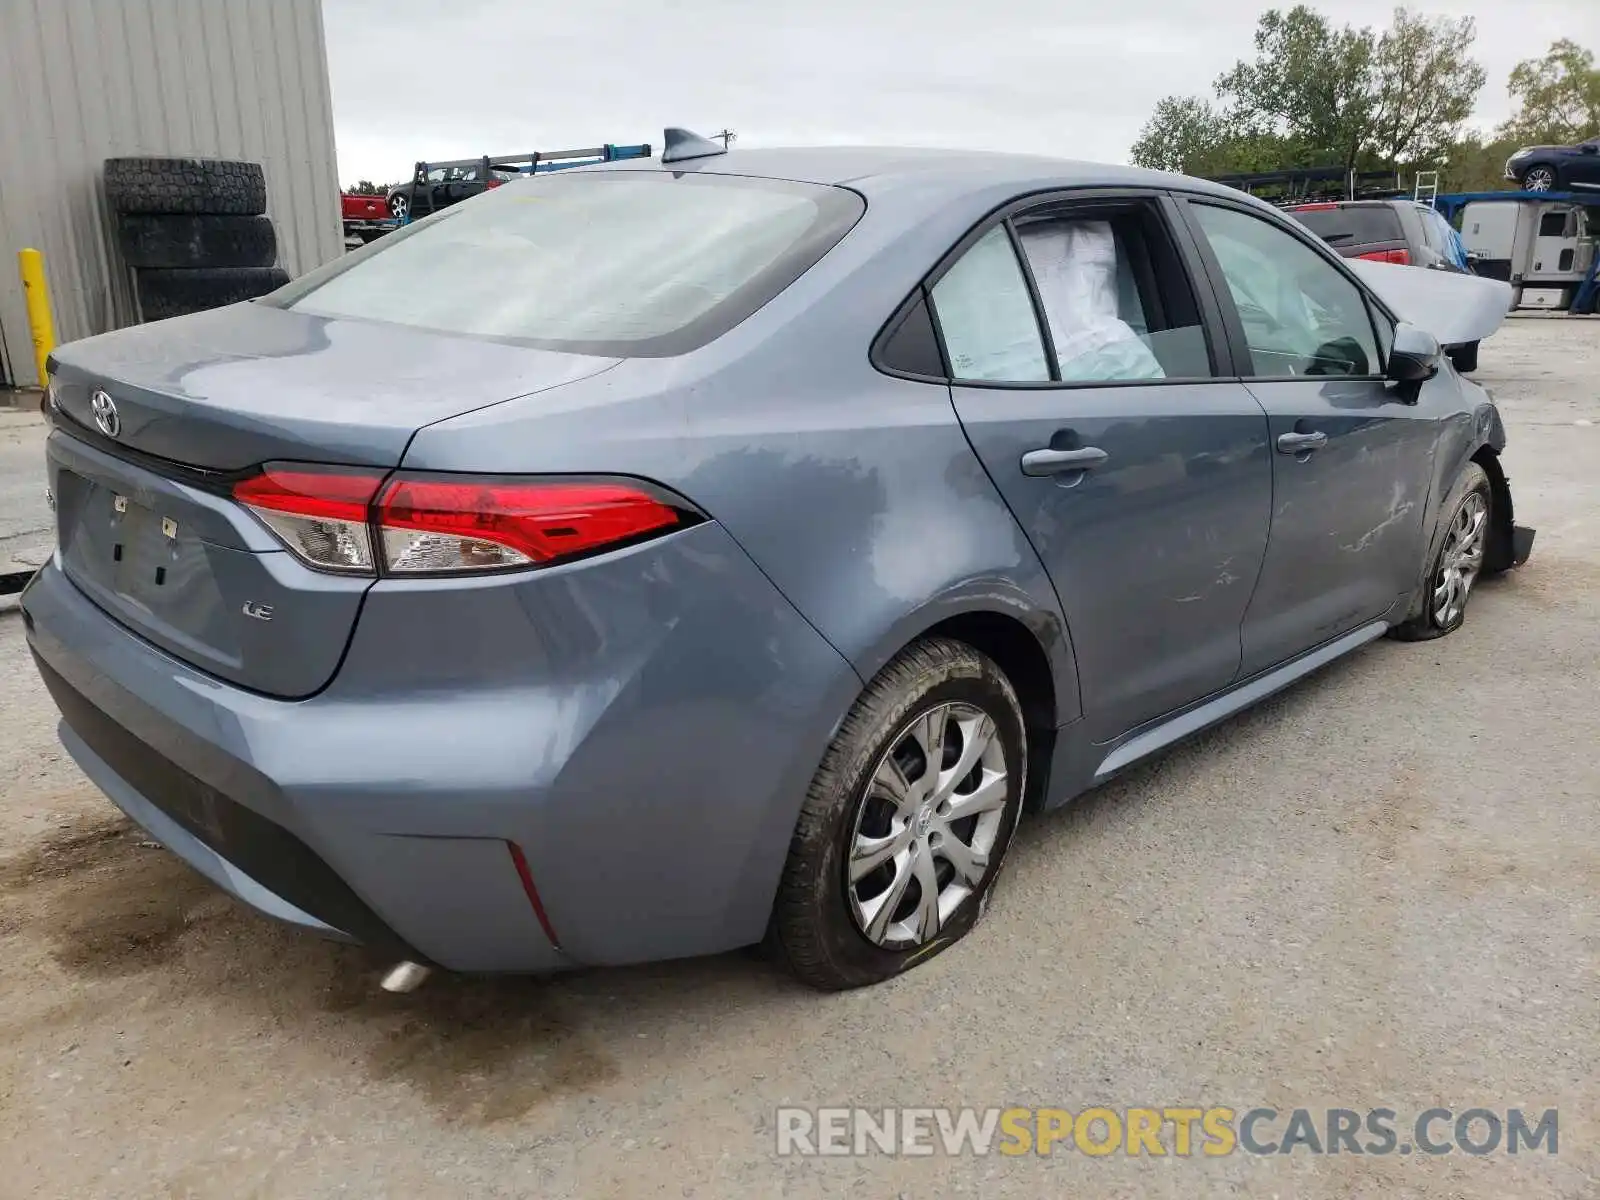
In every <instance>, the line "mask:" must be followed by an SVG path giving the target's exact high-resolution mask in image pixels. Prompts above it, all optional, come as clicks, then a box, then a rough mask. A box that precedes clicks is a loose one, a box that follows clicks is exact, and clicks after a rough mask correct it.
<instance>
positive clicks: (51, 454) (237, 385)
mask: <svg viewBox="0 0 1600 1200" xmlns="http://www.w3.org/2000/svg"><path fill="white" fill-rule="evenodd" d="M252 309H253V310H254V311H250V310H252ZM241 310H244V311H241ZM614 361H615V360H612V359H604V358H597V357H591V356H580V355H573V354H559V353H553V352H549V351H542V350H532V349H525V348H521V347H515V346H509V345H503V344H494V343H485V342H481V341H470V340H468V339H465V338H451V337H443V336H438V335H431V334H427V333H420V332H417V331H413V330H403V331H402V330H395V329H393V328H390V327H385V326H380V325H372V324H366V323H362V322H356V321H348V320H341V321H330V320H327V319H325V318H318V317H308V316H304V315H301V314H296V313H288V312H283V311H280V310H275V309H270V308H264V307H259V306H253V305H247V306H238V307H237V308H234V309H227V310H219V311H217V312H213V313H207V314H203V315H201V316H199V317H193V318H180V319H178V320H176V321H170V322H162V323H160V324H157V325H152V326H143V327H140V328H137V329H131V330H126V331H123V332H121V333H117V334H111V335H106V336H104V337H99V338H92V339H89V340H87V341H84V342H78V343H73V344H71V345H69V346H67V347H64V348H63V349H62V350H61V351H60V352H59V353H58V354H57V356H56V360H55V362H54V364H53V365H54V374H53V386H52V393H53V395H54V397H55V409H54V420H55V422H56V425H57V428H56V429H55V430H54V431H53V432H52V434H51V437H50V441H49V447H48V458H49V474H50V484H51V491H52V494H53V496H54V498H55V503H56V523H57V538H58V545H59V552H60V564H61V568H62V570H63V571H64V572H65V573H66V574H67V576H68V578H70V579H71V580H72V581H73V583H74V584H75V585H77V587H78V588H79V589H80V590H81V591H83V592H84V594H85V595H87V596H88V597H89V598H90V599H91V600H93V601H94V602H95V603H96V604H97V605H99V606H100V607H101V608H102V609H104V610H105V611H106V612H107V613H108V614H109V615H111V616H112V617H113V618H115V619H116V620H118V621H119V622H121V623H122V624H123V625H125V626H126V627H128V628H129V629H130V630H132V631H133V632H134V633H136V634H138V635H139V636H140V637H143V638H144V639H146V640H147V641H149V642H151V643H152V644H154V645H155V646H157V647H159V648H160V649H162V650H163V651H165V652H167V653H168V654H171V655H173V656H175V657H177V658H179V659H181V660H183V661H184V662H186V663H189V664H191V665H193V666H195V667H198V668H200V669H202V670H205V671H208V672H210V673H212V674H214V675H216V676H218V677H220V678H222V679H226V680H228V681H230V682H232V683H236V684H240V685H242V686H245V687H249V688H252V689H254V690H257V691H260V692H263V693H266V694H269V695H274V696H283V697H298V696H306V695H310V694H312V693H313V692H315V691H317V690H318V689H320V688H321V687H322V686H323V685H325V684H326V683H327V681H328V680H329V679H330V678H332V675H333V673H334V671H335V670H336V669H337V667H338V664H339V661H340V659H341V658H342V656H343V654H344V649H345V645H346V644H347V642H348V640H349V636H350V632H351V630H352V629H353V628H354V625H355V621H356V617H357V615H358V614H359V612H360V606H361V601H362V597H363V596H364V595H365V593H366V590H367V588H368V587H369V586H371V583H372V579H371V578H370V577H369V576H362V575H339V574H331V573H325V572H320V571H316V570H313V569H311V568H310V567H308V566H307V565H305V564H304V563H303V562H301V561H300V560H299V559H298V558H296V557H295V556H294V555H293V554H291V553H289V552H288V551H286V550H285V549H284V548H283V545H282V543H280V542H279V541H278V540H277V539H276V538H275V537H274V536H273V535H272V534H271V533H270V532H269V531H268V529H267V528H266V526H265V525H264V524H262V523H261V522H260V521H258V520H257V519H256V518H255V517H254V516H253V515H252V514H251V513H250V512H249V511H247V510H246V509H245V508H243V507H242V506H241V505H239V504H237V503H235V502H234V501H233V500H232V499H231V498H230V497H229V488H230V485H231V483H232V482H233V481H234V480H235V479H238V478H240V477H242V476H245V475H248V474H250V473H251V472H252V470H253V469H254V468H256V467H258V466H259V465H260V464H263V463H266V462H273V461H296V462H310V463H337V464H345V465H354V466H367V467H375V468H379V469H384V468H388V467H393V466H395V465H397V464H398V463H399V461H400V458H401V456H402V455H403V454H404V452H405V448H406V445H407V444H408V443H409V441H410V440H411V437H412V436H413V435H414V434H415V433H416V431H417V430H418V429H420V428H422V427H423V426H425V425H428V424H431V423H433V422H435V421H438V420H442V419H444V418H447V417H450V416H454V415H458V414H460V413H464V412H470V411H472V410H473V409H475V408H482V407H485V406H487V405H491V404H494V403H497V402H499V401H502V400H505V399H508V398H511V397H515V396H520V395H526V394H528V393H531V392H535V391H541V390H544V389H547V388H550V387H555V386H559V385H560V384H562V383H566V382H569V381H572V380H575V379H580V378H583V377H584V376H586V375H593V374H595V373H597V372H599V371H602V370H605V369H606V368H607V367H608V366H611V365H613V363H614ZM380 380H381V384H380V383H379V381H380ZM97 393H98V394H99V403H98V411H97V397H96V394H97ZM97 418H98V419H97Z"/></svg>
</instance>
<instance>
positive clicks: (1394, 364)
mask: <svg viewBox="0 0 1600 1200" xmlns="http://www.w3.org/2000/svg"><path fill="white" fill-rule="evenodd" d="M1440 353H1441V351H1440V348H1439V339H1438V338H1436V337H1434V336H1433V334H1431V333H1429V332H1428V331H1427V330H1425V329H1418V328H1417V327H1416V326H1415V325H1407V324H1406V323H1405V322H1404V321H1402V322H1401V323H1400V324H1399V325H1396V326H1395V330H1394V347H1393V349H1391V350H1390V351H1389V369H1388V371H1387V372H1385V378H1387V379H1388V380H1389V381H1390V382H1391V383H1425V382H1427V381H1428V380H1430V379H1432V378H1433V377H1434V376H1435V375H1437V374H1438V373H1439V355H1440Z"/></svg>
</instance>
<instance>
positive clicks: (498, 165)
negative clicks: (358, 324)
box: [401, 142, 651, 224]
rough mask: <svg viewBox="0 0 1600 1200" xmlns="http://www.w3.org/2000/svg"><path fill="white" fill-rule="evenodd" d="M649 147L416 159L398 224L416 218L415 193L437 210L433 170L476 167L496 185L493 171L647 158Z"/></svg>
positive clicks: (537, 169) (532, 171)
mask: <svg viewBox="0 0 1600 1200" xmlns="http://www.w3.org/2000/svg"><path fill="white" fill-rule="evenodd" d="M650 154H651V148H650V145H649V143H644V144H642V145H637V146H615V145H612V144H611V143H610V142H607V143H606V144H605V145H603V146H590V147H588V148H586V149H582V150H535V151H533V152H532V153H531V154H506V155H492V154H485V155H481V156H480V157H478V158H455V159H450V160H448V161H443V162H419V163H417V165H416V168H415V169H414V170H413V171H412V173H411V182H410V184H409V185H408V189H407V194H406V201H407V204H406V215H405V217H404V218H403V219H402V221H401V224H409V223H410V222H411V221H413V220H415V219H416V218H417V215H418V214H417V197H418V192H419V190H420V192H421V194H422V195H423V196H425V197H426V198H427V201H428V206H427V212H426V213H423V214H421V215H423V216H427V215H429V214H431V213H433V212H436V211H438V207H439V206H437V205H435V203H434V199H433V188H432V187H430V186H429V184H428V174H429V173H430V172H432V171H440V170H444V171H449V170H457V169H460V170H464V169H466V168H467V167H476V168H478V172H479V175H478V178H480V179H482V180H483V181H484V185H485V186H486V187H497V186H498V184H497V182H496V181H495V178H494V174H493V172H495V171H515V172H516V173H517V174H519V175H539V174H544V173H545V172H547V171H561V170H565V169H566V168H568V167H586V166H590V165H591V164H594V163H605V162H618V161H621V160H623V159H629V158H649V157H650Z"/></svg>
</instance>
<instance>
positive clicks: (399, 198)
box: [389, 192, 411, 221]
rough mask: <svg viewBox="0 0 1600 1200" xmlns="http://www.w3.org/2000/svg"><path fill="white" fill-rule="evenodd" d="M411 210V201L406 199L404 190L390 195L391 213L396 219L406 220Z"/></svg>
mask: <svg viewBox="0 0 1600 1200" xmlns="http://www.w3.org/2000/svg"><path fill="white" fill-rule="evenodd" d="M410 211H411V201H409V200H407V199H406V197H405V193H404V192H396V193H395V194H394V195H392V196H390V197H389V215H390V216H391V217H393V218H394V219H395V220H396V221H404V220H405V219H406V214H407V213H408V212H410Z"/></svg>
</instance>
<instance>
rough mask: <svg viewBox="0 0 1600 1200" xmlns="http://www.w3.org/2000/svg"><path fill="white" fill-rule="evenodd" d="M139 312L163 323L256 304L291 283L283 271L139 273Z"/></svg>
mask: <svg viewBox="0 0 1600 1200" xmlns="http://www.w3.org/2000/svg"><path fill="white" fill-rule="evenodd" d="M136 280H137V286H138V290H139V312H140V315H141V316H142V317H143V318H144V319H145V320H146V321H162V320H165V319H166V318H168V317H181V316H185V315H186V314H188V313H197V312H205V311H206V310H208V309H212V308H221V307H222V306H223V305H225V304H237V303H238V302H239V301H241V300H253V299H255V298H256V297H257V296H265V295H266V294H267V293H268V292H272V291H276V290H277V289H278V288H281V287H282V286H283V285H284V284H286V283H288V282H289V273H288V272H287V271H285V270H284V269H283V268H281V267H210V268H207V269H205V270H194V271H139V272H137V273H136Z"/></svg>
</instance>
